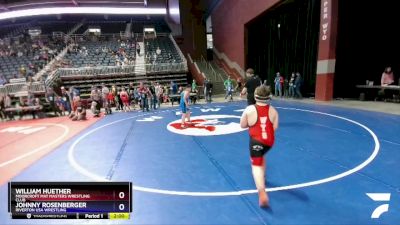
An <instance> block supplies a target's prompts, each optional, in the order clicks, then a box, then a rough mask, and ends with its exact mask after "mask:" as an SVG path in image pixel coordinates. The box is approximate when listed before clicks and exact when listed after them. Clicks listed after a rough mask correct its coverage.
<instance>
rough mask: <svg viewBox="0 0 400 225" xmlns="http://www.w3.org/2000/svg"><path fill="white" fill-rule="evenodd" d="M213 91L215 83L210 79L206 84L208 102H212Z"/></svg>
mask: <svg viewBox="0 0 400 225" xmlns="http://www.w3.org/2000/svg"><path fill="white" fill-rule="evenodd" d="M212 89H213V83H212V82H211V80H210V79H207V82H206V83H205V91H204V92H205V94H206V96H205V98H206V101H207V102H211V101H212V99H211V96H212Z"/></svg>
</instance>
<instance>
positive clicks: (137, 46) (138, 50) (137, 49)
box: [136, 43, 140, 57]
mask: <svg viewBox="0 0 400 225" xmlns="http://www.w3.org/2000/svg"><path fill="white" fill-rule="evenodd" d="M136 51H137V55H138V57H139V56H140V44H139V43H137V44H136Z"/></svg>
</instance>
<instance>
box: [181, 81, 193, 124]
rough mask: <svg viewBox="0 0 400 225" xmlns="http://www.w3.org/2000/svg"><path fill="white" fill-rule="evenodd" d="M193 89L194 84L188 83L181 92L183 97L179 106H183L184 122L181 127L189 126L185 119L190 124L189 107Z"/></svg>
mask: <svg viewBox="0 0 400 225" xmlns="http://www.w3.org/2000/svg"><path fill="white" fill-rule="evenodd" d="M191 89H192V86H191V85H190V84H188V85H187V86H186V88H185V90H184V91H182V93H181V99H180V103H179V107H180V108H181V111H182V123H181V127H182V128H187V125H186V123H185V120H186V119H187V121H188V123H189V124H190V123H191V122H190V109H189V97H190V90H191Z"/></svg>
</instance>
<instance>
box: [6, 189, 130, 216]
mask: <svg viewBox="0 0 400 225" xmlns="http://www.w3.org/2000/svg"><path fill="white" fill-rule="evenodd" d="M8 202H9V204H8V212H9V213H10V214H11V218H12V219H129V213H131V212H132V183H130V182H9V183H8Z"/></svg>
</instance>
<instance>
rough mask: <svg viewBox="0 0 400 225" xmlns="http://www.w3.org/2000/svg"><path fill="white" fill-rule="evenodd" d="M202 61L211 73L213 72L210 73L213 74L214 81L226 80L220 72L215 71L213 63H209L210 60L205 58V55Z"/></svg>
mask: <svg viewBox="0 0 400 225" xmlns="http://www.w3.org/2000/svg"><path fill="white" fill-rule="evenodd" d="M200 62H202V63H204V65H205V66H206V68H207V69H208V70H209V71H210V73H211V74H209V75H211V76H212V78H214V81H215V82H224V78H223V76H222V75H221V74H220V73H218V72H216V71H215V69H214V67H213V66H212V65H211V63H209V62H208V61H207V60H206V59H205V58H204V56H203V55H202V56H201V58H200Z"/></svg>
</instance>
